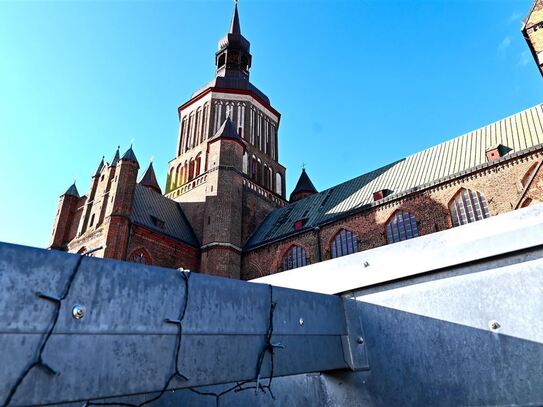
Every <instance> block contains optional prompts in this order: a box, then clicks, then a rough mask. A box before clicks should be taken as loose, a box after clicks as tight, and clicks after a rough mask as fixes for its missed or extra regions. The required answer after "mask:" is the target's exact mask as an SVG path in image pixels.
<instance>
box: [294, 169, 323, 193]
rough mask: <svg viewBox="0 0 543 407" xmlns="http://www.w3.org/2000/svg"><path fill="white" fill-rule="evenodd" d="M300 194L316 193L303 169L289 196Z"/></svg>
mask: <svg viewBox="0 0 543 407" xmlns="http://www.w3.org/2000/svg"><path fill="white" fill-rule="evenodd" d="M300 192H311V193H316V192H317V188H315V186H314V185H313V183H312V182H311V180H310V179H309V176H308V175H307V172H306V171H305V168H302V173H301V174H300V178H299V179H298V182H297V183H296V186H295V187H294V190H293V191H292V192H291V194H290V196H291V197H292V196H293V195H295V194H299V193H300Z"/></svg>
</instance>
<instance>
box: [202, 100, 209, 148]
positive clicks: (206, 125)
mask: <svg viewBox="0 0 543 407" xmlns="http://www.w3.org/2000/svg"><path fill="white" fill-rule="evenodd" d="M208 130H209V103H207V102H206V104H205V105H204V113H203V117H202V138H201V139H200V143H202V142H203V141H204V140H205V139H207V132H208Z"/></svg>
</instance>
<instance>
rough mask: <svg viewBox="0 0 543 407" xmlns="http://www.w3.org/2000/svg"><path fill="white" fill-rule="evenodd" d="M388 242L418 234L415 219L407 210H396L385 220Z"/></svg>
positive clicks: (399, 240) (398, 240)
mask: <svg viewBox="0 0 543 407" xmlns="http://www.w3.org/2000/svg"><path fill="white" fill-rule="evenodd" d="M386 229H387V241H388V243H396V242H401V241H402V240H407V239H411V238H413V237H418V236H419V228H418V227H417V219H416V218H415V216H414V215H412V214H410V213H409V212H407V211H402V210H399V211H396V212H395V213H394V214H393V215H392V216H391V217H390V219H389V221H388V222H387V226H386Z"/></svg>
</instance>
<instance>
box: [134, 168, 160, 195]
mask: <svg viewBox="0 0 543 407" xmlns="http://www.w3.org/2000/svg"><path fill="white" fill-rule="evenodd" d="M139 184H140V185H142V186H144V187H147V188H152V189H154V190H155V191H156V192H158V193H159V194H161V193H162V190H161V189H160V185H158V181H157V179H156V175H155V170H154V168H153V163H152V162H151V163H149V167H147V169H146V170H145V173H144V174H143V176H142V177H141V179H140V181H139Z"/></svg>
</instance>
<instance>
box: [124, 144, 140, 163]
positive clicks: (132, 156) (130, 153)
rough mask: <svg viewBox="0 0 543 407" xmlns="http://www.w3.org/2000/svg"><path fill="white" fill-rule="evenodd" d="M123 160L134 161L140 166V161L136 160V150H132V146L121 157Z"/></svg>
mask: <svg viewBox="0 0 543 407" xmlns="http://www.w3.org/2000/svg"><path fill="white" fill-rule="evenodd" d="M121 160H126V161H133V162H135V163H136V164H138V165H139V163H138V159H137V158H136V154H134V150H132V146H130V148H129V149H128V150H126V152H125V153H124V154H123V156H122V157H121Z"/></svg>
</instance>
